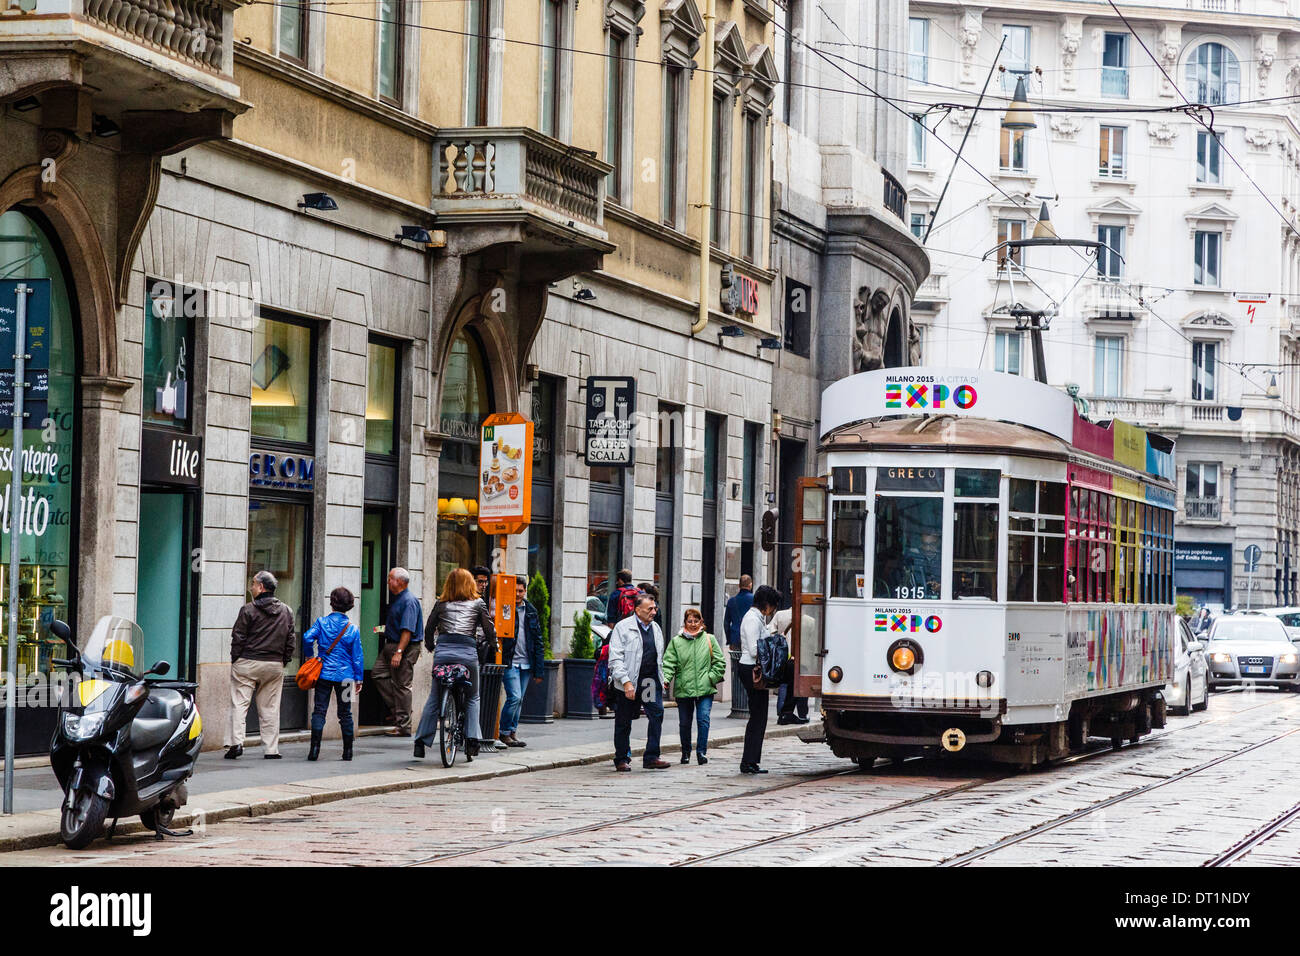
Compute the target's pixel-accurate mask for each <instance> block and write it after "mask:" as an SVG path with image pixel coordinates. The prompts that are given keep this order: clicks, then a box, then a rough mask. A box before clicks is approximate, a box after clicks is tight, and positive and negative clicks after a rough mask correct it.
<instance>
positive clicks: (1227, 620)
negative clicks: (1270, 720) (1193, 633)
mask: <svg viewBox="0 0 1300 956" xmlns="http://www.w3.org/2000/svg"><path fill="white" fill-rule="evenodd" d="M1205 655H1206V657H1207V658H1208V660H1209V664H1210V689H1211V690H1214V689H1215V688H1218V687H1223V686H1226V685H1229V684H1252V685H1255V686H1258V687H1280V688H1283V689H1288V690H1300V650H1298V649H1297V648H1296V646H1295V645H1294V644H1292V643H1291V638H1290V636H1289V635H1288V634H1287V632H1286V628H1285V627H1283V626H1282V622H1281V621H1279V620H1278V619H1277V618H1275V617H1273V616H1272V615H1269V614H1258V613H1246V614H1229V615H1225V616H1224V617H1221V618H1219V619H1218V620H1217V621H1215V622H1214V626H1213V627H1211V628H1210V640H1209V643H1208V644H1207V645H1206V648H1205Z"/></svg>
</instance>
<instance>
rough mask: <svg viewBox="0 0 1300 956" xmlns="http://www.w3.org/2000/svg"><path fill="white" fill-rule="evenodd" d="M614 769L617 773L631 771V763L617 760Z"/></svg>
mask: <svg viewBox="0 0 1300 956" xmlns="http://www.w3.org/2000/svg"><path fill="white" fill-rule="evenodd" d="M614 769H615V770H617V771H618V772H619V773H631V772H632V765H631V764H630V763H623V762H622V761H619V762H618V763H616V764H614Z"/></svg>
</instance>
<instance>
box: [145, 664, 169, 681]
mask: <svg viewBox="0 0 1300 956" xmlns="http://www.w3.org/2000/svg"><path fill="white" fill-rule="evenodd" d="M171 669H172V666H171V665H170V664H168V663H167V662H166V661H159V662H158V663H156V664H154V666H153V667H151V668H149V669H148V670H147V671H145V672H144V676H145V677H148V676H149V675H150V674H157V675H158V676H159V677H164V676H166V674H167V673H168V672H169V671H170V670H171Z"/></svg>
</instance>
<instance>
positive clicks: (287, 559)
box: [246, 498, 312, 674]
mask: <svg viewBox="0 0 1300 956" xmlns="http://www.w3.org/2000/svg"><path fill="white" fill-rule="evenodd" d="M309 508H310V505H309V503H308V502H307V501H303V502H296V501H279V500H269V499H263V498H251V499H249V502H248V578H249V581H251V580H252V578H253V575H255V574H256V573H257V572H258V571H270V572H271V573H272V574H274V575H275V578H276V581H277V582H278V586H277V587H276V589H275V596H276V597H278V598H279V599H280V600H281V601H283V602H284V603H285V604H287V605H289V609H290V610H292V611H293V614H294V618H295V620H296V621H298V624H299V626H300V627H306V626H307V625H308V624H309V623H310V619H311V617H312V615H311V614H310V613H309V609H308V608H307V604H306V602H307V596H308V595H309V594H310V590H309V588H308V580H309V578H310V575H311V553H310V551H309V550H308V546H307V542H308V540H309V537H308V534H309V527H308V525H309V520H310V519H309V515H308V511H309ZM246 583H247V582H246ZM250 599H251V598H250ZM299 633H301V631H299ZM297 655H298V649H297V645H296V644H295V649H294V659H295V660H297ZM290 668H292V669H290ZM297 669H298V668H297V664H291V665H289V667H286V669H285V673H286V674H292V673H293V672H294V671H296V670H297Z"/></svg>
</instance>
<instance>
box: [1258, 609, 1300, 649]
mask: <svg viewBox="0 0 1300 956" xmlns="http://www.w3.org/2000/svg"><path fill="white" fill-rule="evenodd" d="M1260 613H1262V614H1267V615H1269V616H1270V617H1275V618H1277V619H1278V620H1279V621H1281V622H1282V626H1283V627H1285V628H1286V633H1287V635H1288V636H1289V637H1290V638H1291V640H1292V642H1293V643H1295V642H1300V607H1266V608H1264V609H1263V610H1262V611H1261V612H1260Z"/></svg>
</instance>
